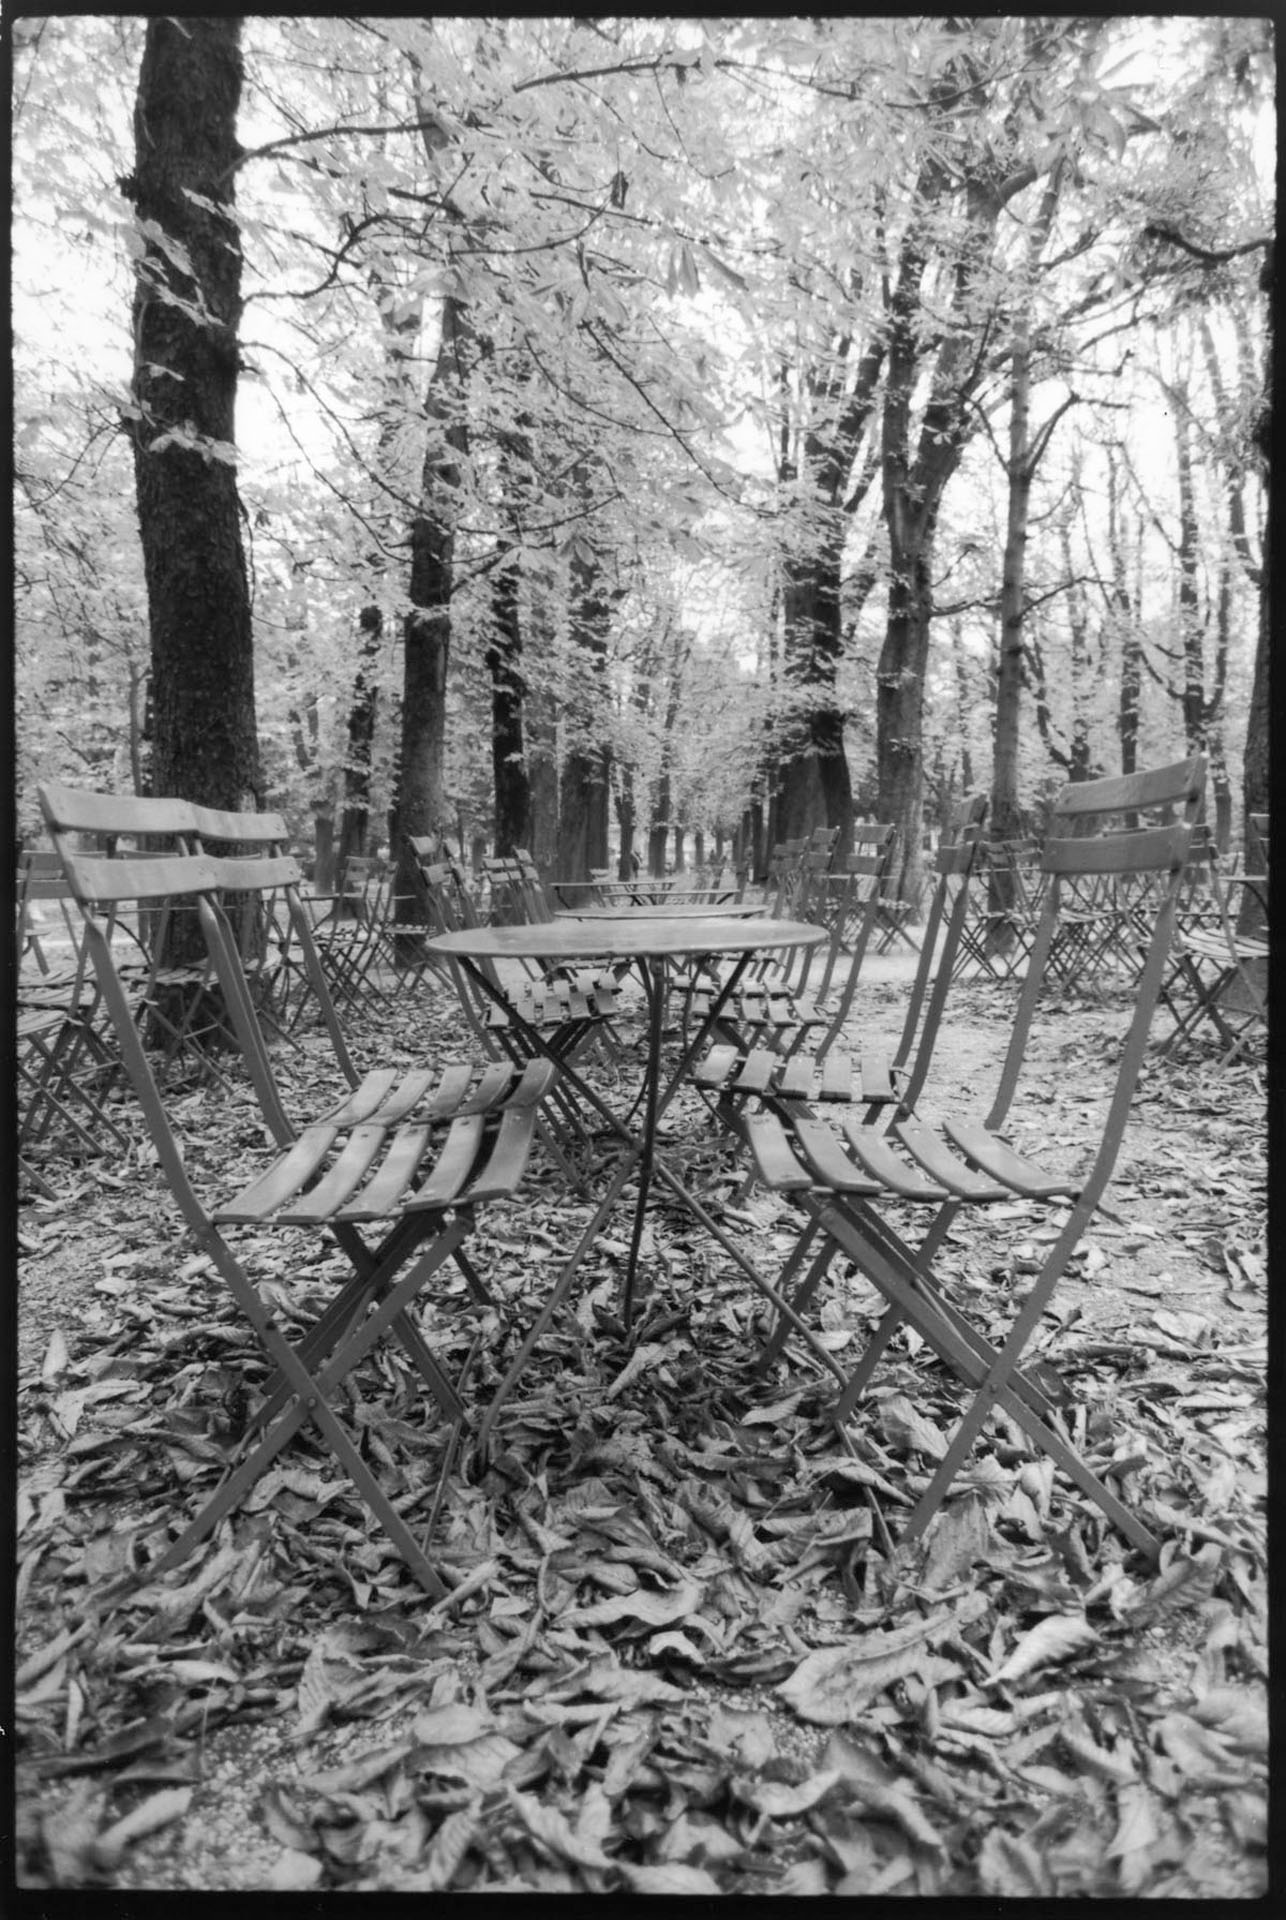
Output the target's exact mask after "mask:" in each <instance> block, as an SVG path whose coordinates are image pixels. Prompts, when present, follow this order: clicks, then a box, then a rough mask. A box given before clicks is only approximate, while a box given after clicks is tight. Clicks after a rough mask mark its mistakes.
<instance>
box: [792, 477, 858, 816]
mask: <svg viewBox="0 0 1286 1920" xmlns="http://www.w3.org/2000/svg"><path fill="white" fill-rule="evenodd" d="M831 518H832V519H833V520H837V521H838V524H837V525H835V526H833V527H832V528H831V529H830V530H829V537H828V538H827V539H826V540H824V541H823V542H822V543H821V545H820V546H819V547H818V548H817V549H816V550H814V551H812V552H808V551H804V552H803V553H801V554H800V555H798V556H793V555H788V556H787V559H786V562H785V575H786V585H785V616H786V661H787V676H788V678H789V680H790V681H792V682H793V683H794V684H795V685H797V686H798V687H800V689H801V690H802V691H803V692H804V694H805V696H806V699H807V711H806V714H805V717H804V736H803V739H802V740H801V742H800V745H799V749H798V751H797V752H796V753H795V754H794V755H793V756H791V757H790V758H789V759H787V760H786V762H785V764H784V765H783V767H782V770H781V811H782V823H783V834H784V837H785V838H787V839H792V838H800V837H802V836H804V835H807V834H809V833H811V832H812V830H813V828H814V827H816V826H819V825H821V824H823V823H824V824H825V825H826V826H828V827H838V828H839V830H840V839H839V845H840V846H841V847H843V848H845V849H847V848H848V847H849V846H851V845H852V839H853V788H852V782H851V780H850V778H849V771H848V759H847V756H846V755H845V752H844V715H843V712H842V710H841V708H840V706H839V703H838V698H837V694H836V679H837V676H838V672H839V664H840V659H841V655H842V652H843V634H842V630H841V623H840V578H841V567H842V562H843V547H844V533H845V522H844V518H843V515H842V514H841V513H839V512H838V511H836V512H833V513H832V515H831Z"/></svg>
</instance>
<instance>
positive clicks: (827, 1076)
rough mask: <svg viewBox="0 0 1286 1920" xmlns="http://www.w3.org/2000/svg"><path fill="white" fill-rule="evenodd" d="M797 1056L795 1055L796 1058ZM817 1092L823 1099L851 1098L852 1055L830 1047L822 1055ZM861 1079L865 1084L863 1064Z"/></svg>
mask: <svg viewBox="0 0 1286 1920" xmlns="http://www.w3.org/2000/svg"><path fill="white" fill-rule="evenodd" d="M798 1057H799V1056H798V1055H797V1056H796V1058H798ZM819 1078H820V1082H821V1084H820V1086H819V1087H818V1093H819V1095H820V1097H821V1098H822V1099H823V1100H851V1099H852V1098H853V1056H852V1054H851V1053H844V1052H843V1051H837V1050H836V1049H835V1048H832V1049H831V1051H830V1052H829V1053H827V1054H824V1055H823V1056H822V1070H821V1074H820V1076H819ZM862 1080H863V1085H865V1080H866V1073H865V1066H864V1065H863V1067H862Z"/></svg>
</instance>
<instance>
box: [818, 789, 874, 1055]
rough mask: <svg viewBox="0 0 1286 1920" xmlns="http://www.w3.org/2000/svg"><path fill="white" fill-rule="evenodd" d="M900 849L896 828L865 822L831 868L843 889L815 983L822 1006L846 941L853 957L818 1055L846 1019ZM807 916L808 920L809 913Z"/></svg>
mask: <svg viewBox="0 0 1286 1920" xmlns="http://www.w3.org/2000/svg"><path fill="white" fill-rule="evenodd" d="M897 845H898V836H897V829H896V828H895V827H891V826H882V825H870V824H866V823H862V824H860V825H858V826H856V827H854V829H853V851H852V852H851V853H849V854H845V855H842V856H841V857H840V858H839V860H837V861H835V862H834V864H833V869H832V870H833V871H835V870H838V873H839V875H840V876H841V877H842V879H843V883H844V884H843V885H842V887H841V888H840V894H839V900H838V902H837V903H836V904H835V905H833V906H832V907H831V908H830V910H829V911H830V914H831V938H830V940H829V942H828V944H827V946H826V947H825V949H824V955H825V957H824V960H823V963H822V973H821V978H820V980H819V981H818V984H817V998H818V1000H819V1001H824V1000H825V999H826V998H827V997H828V995H829V994H830V992H831V988H832V985H833V983H834V980H835V978H836V974H837V971H838V970H839V958H840V955H841V953H842V952H843V951H844V945H845V941H846V939H847V941H848V942H849V958H848V966H847V969H846V970H845V971H843V974H842V981H841V985H840V990H839V998H838V1000H837V1001H836V1004H835V1008H834V1011H833V1013H832V1014H831V1018H830V1024H829V1026H828V1027H827V1029H826V1032H825V1034H824V1036H823V1038H822V1040H821V1043H820V1045H819V1047H818V1052H819V1053H825V1051H826V1050H827V1048H829V1047H830V1045H831V1044H832V1042H833V1041H834V1040H835V1038H836V1036H837V1035H838V1034H839V1032H840V1031H841V1029H842V1028H843V1025H844V1022H845V1021H846V1020H847V1019H848V1016H849V1011H850V1009H851V1008H852V1005H853V996H854V994H855V993H856V991H857V982H858V977H859V975H860V974H861V971H862V965H863V962H864V961H865V958H866V950H867V948H868V946H869V945H870V941H871V935H872V934H873V933H874V931H875V926H876V922H877V921H878V919H879V915H880V902H881V899H882V897H883V895H884V893H885V891H886V889H887V886H888V881H889V876H890V874H891V873H892V871H893V863H894V860H895V858H896V854H897ZM806 857H807V856H806ZM825 858H826V859H827V861H828V862H830V860H831V855H830V854H827V855H826V856H825ZM803 917H805V918H807V917H808V915H807V913H806V912H805V914H804V916H803Z"/></svg>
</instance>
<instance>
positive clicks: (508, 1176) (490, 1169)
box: [465, 1106, 536, 1206]
mask: <svg viewBox="0 0 1286 1920" xmlns="http://www.w3.org/2000/svg"><path fill="white" fill-rule="evenodd" d="M535 1136H536V1110H535V1107H534V1106H531V1107H510V1108H508V1109H507V1110H506V1111H505V1113H504V1114H503V1115H502V1116H501V1120H500V1125H499V1127H498V1128H497V1130H496V1134H495V1138H494V1139H493V1140H492V1142H491V1150H490V1152H489V1154H488V1156H487V1161H486V1165H485V1166H484V1167H483V1169H482V1171H481V1172H480V1173H479V1174H478V1175H477V1176H476V1178H475V1179H474V1180H473V1182H472V1184H471V1185H470V1187H469V1191H468V1193H467V1194H466V1195H465V1199H466V1200H467V1201H468V1203H469V1205H470V1206H472V1205H473V1204H474V1202H475V1201H479V1200H504V1199H507V1198H508V1196H509V1195H510V1194H512V1193H513V1191H514V1189H515V1188H516V1187H517V1185H518V1182H519V1181H520V1180H521V1179H522V1176H523V1174H524V1172H525V1171H526V1167H527V1162H528V1160H529V1159H530V1157H531V1146H532V1141H533V1140H534V1139H535Z"/></svg>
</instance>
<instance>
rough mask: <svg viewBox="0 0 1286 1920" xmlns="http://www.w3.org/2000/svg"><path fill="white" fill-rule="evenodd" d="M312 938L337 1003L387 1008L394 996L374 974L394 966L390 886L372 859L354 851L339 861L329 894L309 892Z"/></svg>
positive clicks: (345, 1007) (344, 1007)
mask: <svg viewBox="0 0 1286 1920" xmlns="http://www.w3.org/2000/svg"><path fill="white" fill-rule="evenodd" d="M309 904H310V908H311V909H312V911H313V912H314V913H315V915H316V918H315V920H314V924H313V940H314V943H315V945H316V948H317V952H318V954H319V955H320V958H321V963H322V968H323V971H324V972H325V975H326V980H327V983H328V985H329V987H330V990H331V995H332V998H333V999H334V1001H335V1004H336V1006H337V1007H338V1008H339V1009H340V1011H341V1012H343V1011H351V1010H352V1009H354V1008H356V1007H359V1006H363V1005H370V1006H373V1008H374V1009H375V1011H377V1012H379V1011H383V1012H389V1011H391V1010H392V1006H393V1001H392V999H391V998H390V996H389V994H388V992H387V991H386V990H385V986H384V985H383V984H382V983H381V981H380V978H379V975H380V972H381V970H384V971H387V970H388V969H390V968H391V969H393V970H394V971H395V972H396V971H397V970H398V953H397V948H396V945H395V943H394V940H393V936H392V932H391V929H390V926H389V910H390V901H389V890H388V888H386V886H385V884H384V880H383V876H382V875H381V874H380V872H379V870H378V867H377V865H376V863H375V861H373V860H370V859H366V858H365V857H361V856H357V855H353V856H351V857H350V858H349V859H347V860H346V861H345V862H344V867H343V871H342V873H341V874H340V878H339V883H338V885H337V887H336V890H335V892H334V893H333V894H325V895H313V896H311V899H310V902H309Z"/></svg>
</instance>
